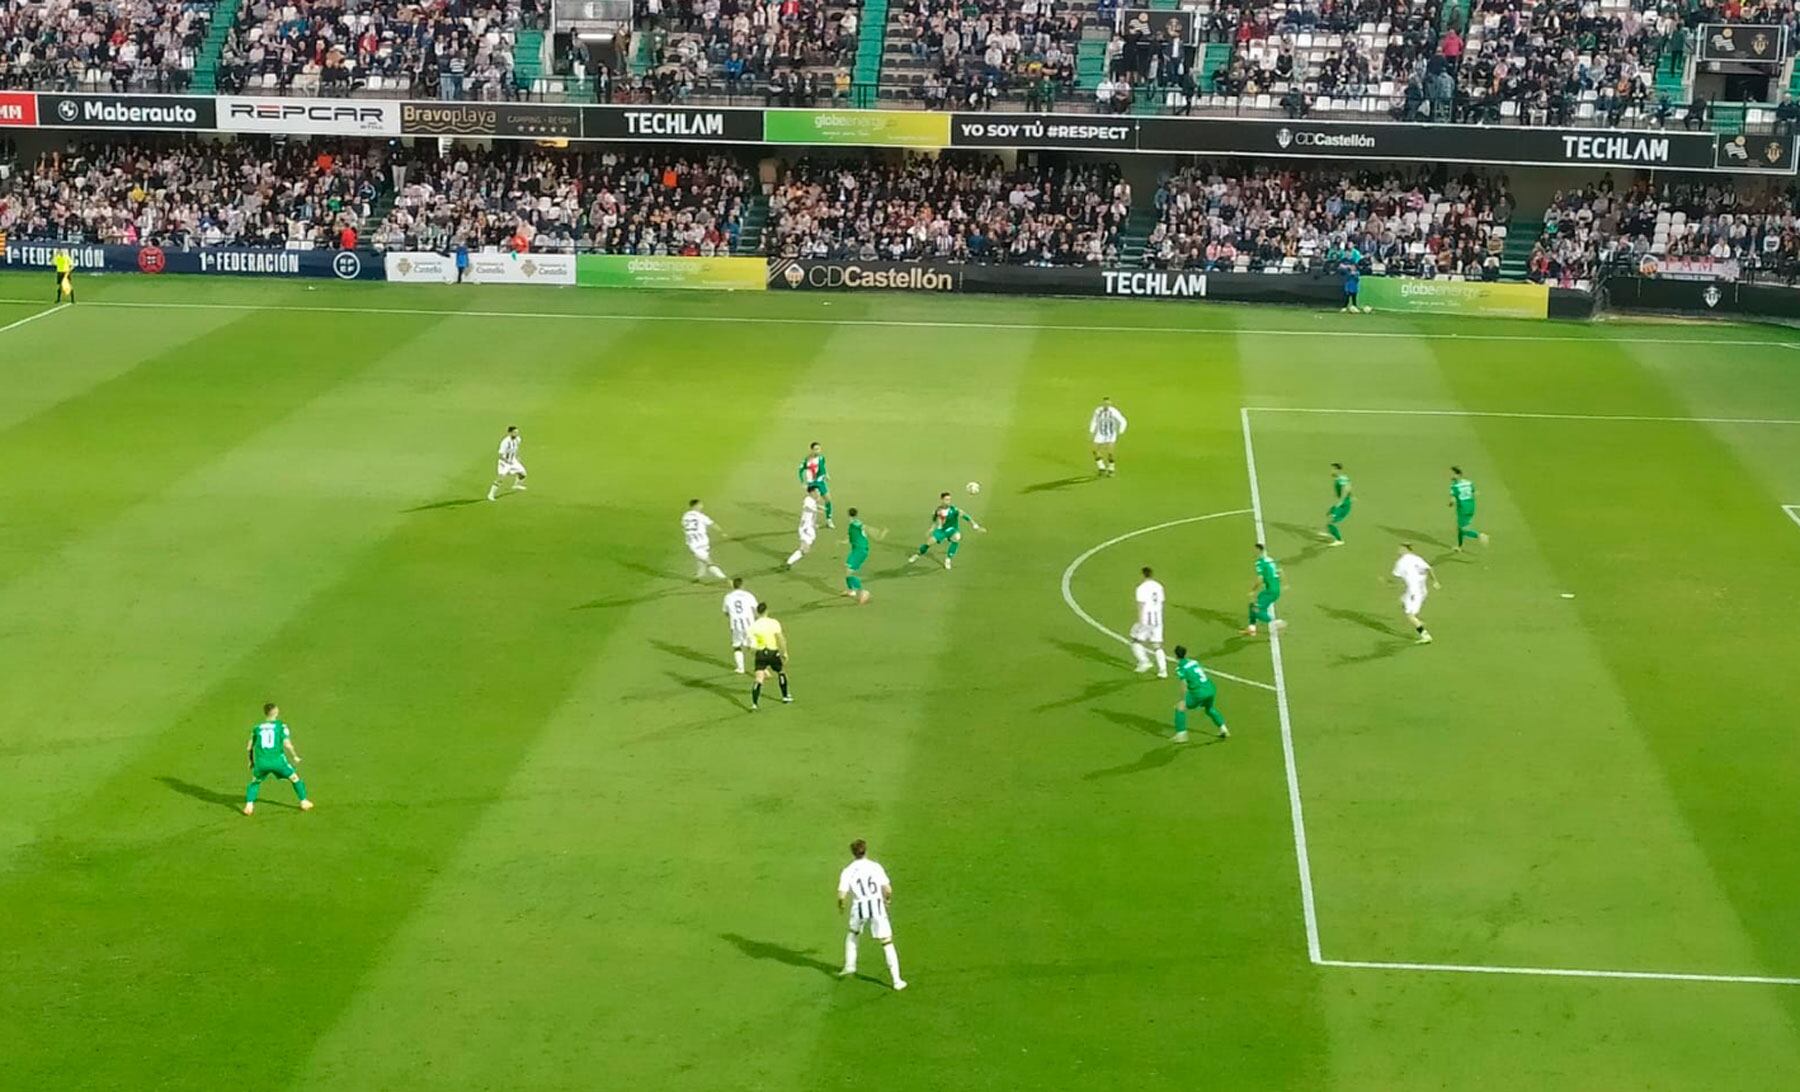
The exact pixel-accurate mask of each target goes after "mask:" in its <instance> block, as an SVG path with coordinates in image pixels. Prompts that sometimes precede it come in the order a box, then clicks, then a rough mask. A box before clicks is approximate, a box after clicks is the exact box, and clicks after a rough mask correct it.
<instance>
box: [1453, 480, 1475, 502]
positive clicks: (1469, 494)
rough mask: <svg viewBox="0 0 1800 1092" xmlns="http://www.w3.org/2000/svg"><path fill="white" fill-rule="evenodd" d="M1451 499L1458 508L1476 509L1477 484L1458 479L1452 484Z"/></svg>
mask: <svg viewBox="0 0 1800 1092" xmlns="http://www.w3.org/2000/svg"><path fill="white" fill-rule="evenodd" d="M1450 499H1451V500H1453V501H1455V502H1456V506H1457V507H1458V508H1473V507H1475V483H1474V482H1472V481H1470V480H1469V479H1467V478H1457V479H1455V480H1454V481H1452V482H1451V483H1450Z"/></svg>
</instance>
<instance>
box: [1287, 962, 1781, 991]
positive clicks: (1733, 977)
mask: <svg viewBox="0 0 1800 1092" xmlns="http://www.w3.org/2000/svg"><path fill="white" fill-rule="evenodd" d="M1313 962H1314V963H1317V964H1318V965H1319V966H1321V967H1350V968H1355V969H1358V970H1366V971H1422V972H1426V973H1435V974H1509V975H1525V976H1528V977H1533V978H1625V979H1638V980H1641V981H1650V982H1724V983H1732V984H1738V985H1752V986H1800V978H1783V977H1780V976H1778V975H1764V974H1691V973H1688V972H1685V971H1590V970H1581V969H1576V968H1571V967H1482V966H1476V965H1472V964H1462V963H1385V962H1380V961H1377V960H1367V959H1315V960H1313Z"/></svg>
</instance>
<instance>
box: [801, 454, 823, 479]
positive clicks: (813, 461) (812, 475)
mask: <svg viewBox="0 0 1800 1092" xmlns="http://www.w3.org/2000/svg"><path fill="white" fill-rule="evenodd" d="M800 484H802V485H824V484H825V456H823V455H808V456H807V457H806V460H805V461H804V462H802V463H801V464H800Z"/></svg>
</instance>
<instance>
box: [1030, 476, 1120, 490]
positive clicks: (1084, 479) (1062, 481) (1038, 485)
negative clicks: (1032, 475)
mask: <svg viewBox="0 0 1800 1092" xmlns="http://www.w3.org/2000/svg"><path fill="white" fill-rule="evenodd" d="M1099 480H1100V477H1099V475H1097V474H1083V475H1082V476H1080V477H1079V478H1057V479H1055V480H1053V481H1047V482H1033V483H1032V484H1030V485H1028V486H1026V487H1025V488H1023V489H1021V490H1019V492H1020V494H1026V493H1049V492H1052V491H1054V490H1057V489H1067V488H1069V487H1070V486H1071V485H1084V484H1086V483H1088V482H1097V481H1099Z"/></svg>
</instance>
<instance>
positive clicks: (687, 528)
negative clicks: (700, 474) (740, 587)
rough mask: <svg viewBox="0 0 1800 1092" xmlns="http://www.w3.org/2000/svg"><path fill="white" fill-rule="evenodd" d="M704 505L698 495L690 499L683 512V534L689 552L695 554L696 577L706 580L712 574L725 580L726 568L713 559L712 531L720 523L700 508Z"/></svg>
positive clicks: (696, 578)
mask: <svg viewBox="0 0 1800 1092" xmlns="http://www.w3.org/2000/svg"><path fill="white" fill-rule="evenodd" d="M702 507H703V505H701V503H700V498H698V497H695V498H694V499H693V500H691V501H688V510H687V511H685V512H683V513H681V535H682V538H684V539H686V540H687V548H688V553H690V554H693V555H694V579H695V580H704V579H706V578H707V577H709V576H711V577H715V578H717V579H719V580H723V579H725V570H724V569H721V568H719V567H718V566H717V565H714V564H713V559H712V537H711V531H712V529H713V528H714V527H717V526H718V524H716V523H714V522H713V518H712V517H711V516H709V515H707V514H706V513H705V512H702V511H701V510H700V509H701V508H702ZM719 533H720V534H724V533H725V532H724V531H720V532H719Z"/></svg>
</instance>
